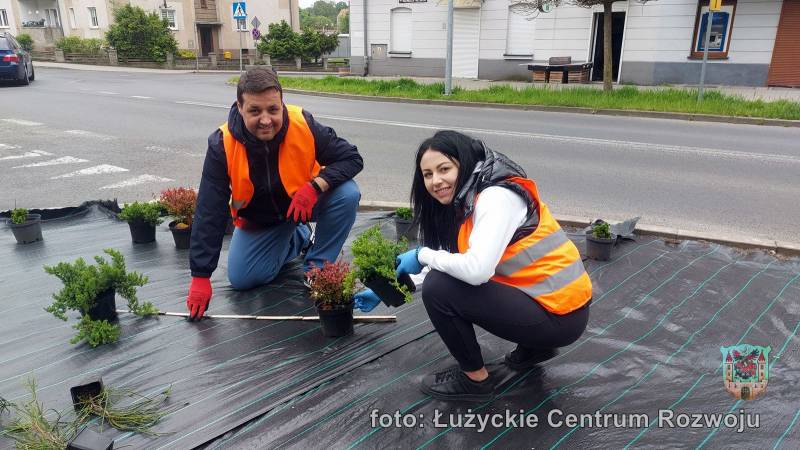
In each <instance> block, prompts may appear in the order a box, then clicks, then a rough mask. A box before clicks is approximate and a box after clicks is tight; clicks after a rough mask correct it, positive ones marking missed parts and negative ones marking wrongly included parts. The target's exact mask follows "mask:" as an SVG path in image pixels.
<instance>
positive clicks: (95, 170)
mask: <svg viewBox="0 0 800 450" xmlns="http://www.w3.org/2000/svg"><path fill="white" fill-rule="evenodd" d="M127 171H128V169H123V168H122V167H117V166H111V165H108V164H101V165H99V166H94V167H89V168H86V169H81V170H78V171H76V172H71V173H65V174H64V175H58V176H55V177H50V179H51V180H55V179H58V178H72V177H79V176H84V175H101V174H104V173H117V172H127Z"/></svg>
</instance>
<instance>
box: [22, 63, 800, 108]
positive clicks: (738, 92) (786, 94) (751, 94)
mask: <svg viewBox="0 0 800 450" xmlns="http://www.w3.org/2000/svg"><path fill="white" fill-rule="evenodd" d="M35 65H36V66H37V67H49V68H59V69H73V70H93V71H99V72H133V73H166V74H187V73H228V74H232V75H235V74H238V73H239V71H238V70H200V71H198V72H196V71H194V70H167V69H144V68H137V67H120V66H90V65H85V64H70V63H55V62H48V61H36V62H35ZM280 75H282V76H306V77H315V78H318V77H324V76H330V75H334V76H335V74H332V73H328V72H287V71H281V72H280ZM358 78H363V79H365V80H397V79H400V78H409V79H412V80H414V81H416V82H417V83H422V84H433V83H443V82H444V78H437V77H401V76H393V77H377V76H367V77H358ZM493 85H509V86H512V87H514V88H516V89H525V88H530V87H539V88H542V89H569V88H572V87H581V88H595V89H602V87H603V84H602V83H591V84H567V85H563V84H547V85H544V84H535V85H534V84H531V83H528V82H523V81H504V80H498V81H495V80H474V79H468V78H453V86H454V87H455V86H457V87H460V88H462V89H468V90H478V89H486V88H489V87H491V86H493ZM621 86H626V87H627V86H630V87H634V88H637V89H697V86H695V85H665V86H636V85H627V84H626V85H615V86H614V87H615V89H616V88H619V87H621ZM706 89H707V90H709V91H717V92H720V93H722V94H725V95H732V96H738V97H742V98H744V99H747V100H764V101H774V100H788V101H791V102H800V89H792V88H779V87H749V86H707V87H706Z"/></svg>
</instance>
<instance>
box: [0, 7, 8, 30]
mask: <svg viewBox="0 0 800 450" xmlns="http://www.w3.org/2000/svg"><path fill="white" fill-rule="evenodd" d="M0 27H3V28H8V13H6V10H5V9H0Z"/></svg>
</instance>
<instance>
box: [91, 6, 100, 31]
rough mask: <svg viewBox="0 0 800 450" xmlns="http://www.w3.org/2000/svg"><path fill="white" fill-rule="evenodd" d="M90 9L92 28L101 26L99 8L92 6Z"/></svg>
mask: <svg viewBox="0 0 800 450" xmlns="http://www.w3.org/2000/svg"><path fill="white" fill-rule="evenodd" d="M88 9H89V19H90V22H91V28H98V27H99V26H100V22H98V21H97V8H95V7H94V6H91V7H89V8H88Z"/></svg>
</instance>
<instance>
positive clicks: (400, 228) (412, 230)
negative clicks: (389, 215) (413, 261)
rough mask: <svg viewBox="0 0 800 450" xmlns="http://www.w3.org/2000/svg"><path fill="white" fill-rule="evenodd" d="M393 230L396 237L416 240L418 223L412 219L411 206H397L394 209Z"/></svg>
mask: <svg viewBox="0 0 800 450" xmlns="http://www.w3.org/2000/svg"><path fill="white" fill-rule="evenodd" d="M394 230H395V232H396V233H397V239H400V238H402V237H405V238H406V239H408V240H409V241H416V240H417V236H418V235H419V223H417V222H415V221H414V214H413V210H412V209H411V208H405V207H402V208H397V209H395V210H394Z"/></svg>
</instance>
